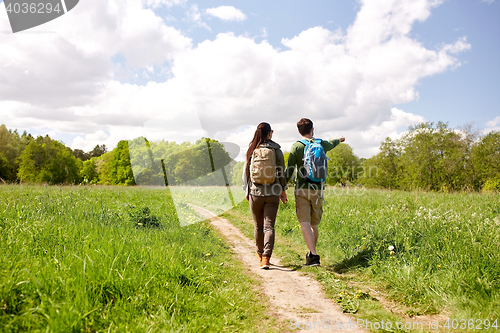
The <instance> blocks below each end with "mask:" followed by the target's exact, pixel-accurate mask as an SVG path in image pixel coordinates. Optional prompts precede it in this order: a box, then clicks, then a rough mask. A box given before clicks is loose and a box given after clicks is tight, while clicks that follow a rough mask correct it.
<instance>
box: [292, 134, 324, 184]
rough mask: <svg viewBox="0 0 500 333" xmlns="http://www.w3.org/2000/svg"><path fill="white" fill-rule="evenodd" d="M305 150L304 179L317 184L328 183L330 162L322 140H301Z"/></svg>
mask: <svg viewBox="0 0 500 333" xmlns="http://www.w3.org/2000/svg"><path fill="white" fill-rule="evenodd" d="M299 142H302V143H303V144H304V145H305V148H304V170H305V174H304V175H303V176H304V178H305V179H306V181H307V180H309V181H312V182H315V183H322V182H324V181H326V176H327V175H328V160H329V158H328V157H326V154H325V150H324V149H323V146H322V145H321V139H311V140H310V141H307V140H305V139H302V140H300V141H299Z"/></svg>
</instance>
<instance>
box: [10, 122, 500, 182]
mask: <svg viewBox="0 0 500 333" xmlns="http://www.w3.org/2000/svg"><path fill="white" fill-rule="evenodd" d="M287 155H288V154H287V153H285V161H286V160H287V157H288V156H287ZM327 156H328V158H330V161H329V177H328V179H327V184H328V185H341V186H354V185H362V186H366V187H372V188H387V189H401V190H415V189H422V190H429V191H442V192H449V191H464V190H466V191H480V190H486V191H491V190H496V191H499V190H500V132H498V131H493V132H490V133H488V134H486V135H479V134H478V132H477V131H474V130H473V129H472V127H471V126H466V127H465V128H460V129H452V128H450V127H449V126H448V125H447V124H446V123H443V122H438V123H436V124H435V123H421V124H419V125H416V126H411V127H409V128H408V131H407V132H406V133H405V134H403V135H402V136H401V138H399V139H397V140H394V139H391V138H386V139H385V141H383V142H382V143H381V145H380V152H379V153H378V154H376V155H374V156H372V157H371V158H369V159H364V158H359V157H358V156H356V154H354V152H353V150H352V148H351V147H350V146H349V145H348V144H345V143H341V144H340V145H339V146H338V147H336V148H335V149H333V150H332V151H330V152H328V153H327ZM242 169H243V163H242V162H238V163H237V162H235V161H234V160H232V159H231V157H230V155H229V153H228V152H227V151H226V150H225V147H224V145H223V144H221V143H219V142H218V141H216V140H211V139H207V138H201V139H199V140H197V141H196V142H195V143H189V142H184V143H176V142H168V141H160V142H148V141H147V140H146V139H145V138H136V139H134V140H131V141H127V140H122V141H120V142H119V143H118V145H117V147H116V148H114V149H113V150H111V151H108V150H107V147H106V146H105V145H97V146H96V147H95V148H94V149H93V150H92V151H89V152H84V151H82V150H80V149H75V150H72V149H71V148H69V147H67V146H65V145H64V143H62V142H60V141H57V140H53V139H51V138H50V137H49V136H48V135H46V136H44V137H42V136H38V137H37V138H34V137H33V136H32V135H31V134H29V133H26V132H24V133H22V134H19V133H18V132H17V130H9V129H7V128H6V126H5V125H1V126H0V178H1V181H3V182H4V183H8V182H9V183H14V182H22V183H26V182H29V183H47V184H102V185H136V184H140V185H165V183H166V182H167V183H168V185H181V184H183V185H186V184H187V185H224V184H225V183H229V184H233V185H239V184H241V173H242ZM218 170H221V171H222V172H214V171H218ZM134 174H135V177H134ZM165 178H166V179H167V180H166V179H165Z"/></svg>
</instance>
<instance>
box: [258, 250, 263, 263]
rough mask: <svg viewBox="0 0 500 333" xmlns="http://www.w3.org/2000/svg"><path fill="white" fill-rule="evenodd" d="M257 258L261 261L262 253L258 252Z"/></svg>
mask: <svg viewBox="0 0 500 333" xmlns="http://www.w3.org/2000/svg"><path fill="white" fill-rule="evenodd" d="M257 258H259V262H262V254H260V253H259V252H257Z"/></svg>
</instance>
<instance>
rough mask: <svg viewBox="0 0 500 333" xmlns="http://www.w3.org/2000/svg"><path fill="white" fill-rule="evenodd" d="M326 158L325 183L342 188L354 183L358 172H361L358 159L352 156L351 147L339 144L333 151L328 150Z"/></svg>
mask: <svg viewBox="0 0 500 333" xmlns="http://www.w3.org/2000/svg"><path fill="white" fill-rule="evenodd" d="M326 156H327V157H328V158H329V159H330V161H328V178H327V180H326V183H327V184H329V185H335V184H338V183H340V184H341V185H342V186H346V185H347V184H352V183H354V182H356V180H357V175H358V172H359V171H360V170H361V169H360V167H361V165H360V163H359V157H357V156H356V155H354V152H353V151H352V148H351V146H349V145H348V144H346V143H341V144H339V145H338V146H337V147H335V149H332V150H330V151H329V152H328V153H327V154H326Z"/></svg>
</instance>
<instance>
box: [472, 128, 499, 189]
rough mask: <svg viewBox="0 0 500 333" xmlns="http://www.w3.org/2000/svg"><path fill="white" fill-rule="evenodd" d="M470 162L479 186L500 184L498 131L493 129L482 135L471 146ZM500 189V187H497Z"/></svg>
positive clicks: (491, 187) (491, 186) (489, 186)
mask: <svg viewBox="0 0 500 333" xmlns="http://www.w3.org/2000/svg"><path fill="white" fill-rule="evenodd" d="M471 155H472V164H473V166H474V169H475V170H477V174H478V182H479V186H480V187H481V188H484V187H485V186H486V185H487V189H494V188H497V185H496V184H499V185H500V132H498V131H493V132H490V133H488V134H487V135H486V136H484V137H483V138H482V139H481V140H480V141H479V142H478V143H477V144H476V145H475V146H474V147H473V148H472V154H471ZM497 189H498V190H500V188H497Z"/></svg>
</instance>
